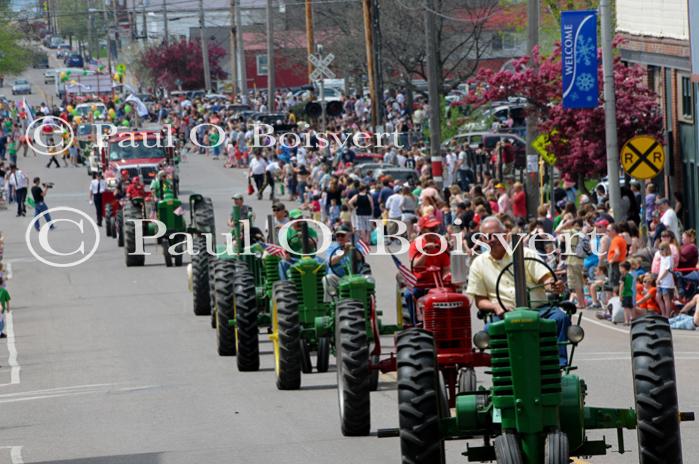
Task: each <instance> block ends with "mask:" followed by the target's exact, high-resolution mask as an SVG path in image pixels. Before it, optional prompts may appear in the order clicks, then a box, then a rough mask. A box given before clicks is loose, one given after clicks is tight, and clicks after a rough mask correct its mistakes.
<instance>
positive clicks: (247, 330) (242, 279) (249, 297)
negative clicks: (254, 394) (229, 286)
mask: <svg viewBox="0 0 699 464" xmlns="http://www.w3.org/2000/svg"><path fill="white" fill-rule="evenodd" d="M240 264H242V265H238V266H237V268H236V270H235V275H234V276H233V288H234V291H235V321H236V326H235V330H236V341H237V342H238V354H237V356H238V357H237V359H236V362H237V364H238V370H239V371H241V372H249V371H256V370H259V369H260V340H259V332H258V330H257V298H256V295H255V277H254V276H253V275H252V272H250V269H248V267H247V266H246V265H245V264H244V263H240Z"/></svg>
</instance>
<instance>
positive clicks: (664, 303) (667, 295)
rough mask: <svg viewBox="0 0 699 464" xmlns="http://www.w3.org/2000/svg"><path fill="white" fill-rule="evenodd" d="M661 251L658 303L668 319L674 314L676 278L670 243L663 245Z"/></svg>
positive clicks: (659, 249)
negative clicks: (673, 272) (673, 273)
mask: <svg viewBox="0 0 699 464" xmlns="http://www.w3.org/2000/svg"><path fill="white" fill-rule="evenodd" d="M658 251H660V270H659V271H658V279H657V287H658V293H659V294H660V296H659V297H658V303H659V306H660V311H661V313H662V315H663V316H665V317H667V318H668V319H669V318H670V316H671V315H672V313H673V312H674V307H673V305H674V304H673V302H672V297H673V295H674V294H675V278H674V276H673V275H672V267H673V260H672V249H671V248H670V244H669V243H661V244H660V247H658Z"/></svg>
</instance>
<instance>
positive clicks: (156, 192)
mask: <svg viewBox="0 0 699 464" xmlns="http://www.w3.org/2000/svg"><path fill="white" fill-rule="evenodd" d="M150 191H151V193H152V194H153V196H154V197H155V198H156V199H158V200H162V199H163V198H164V197H165V194H166V193H170V194H172V192H173V189H172V181H171V180H170V179H168V178H167V176H166V175H165V171H158V175H157V176H156V178H155V179H153V181H152V182H151V183H150Z"/></svg>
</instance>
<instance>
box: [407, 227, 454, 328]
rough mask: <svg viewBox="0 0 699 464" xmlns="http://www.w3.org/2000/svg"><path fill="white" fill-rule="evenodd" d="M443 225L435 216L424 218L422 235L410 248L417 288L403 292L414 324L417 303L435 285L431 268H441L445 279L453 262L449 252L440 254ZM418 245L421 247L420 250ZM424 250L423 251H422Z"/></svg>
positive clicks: (409, 254)
mask: <svg viewBox="0 0 699 464" xmlns="http://www.w3.org/2000/svg"><path fill="white" fill-rule="evenodd" d="M441 225H442V223H441V222H440V221H439V220H438V219H437V218H435V217H434V216H423V217H421V218H420V220H419V221H418V227H419V228H420V235H418V237H417V239H416V240H414V241H413V242H411V243H410V248H408V258H409V259H410V262H411V265H412V270H413V272H414V273H415V275H416V276H417V285H416V286H415V288H406V289H405V291H404V292H403V295H404V296H405V301H406V303H407V307H408V310H409V311H410V315H411V318H412V322H413V323H416V322H417V320H416V314H415V301H417V299H418V298H420V297H421V296H423V295H425V294H426V293H427V289H428V288H430V287H431V286H433V285H432V283H433V274H432V272H429V273H428V272H426V271H427V268H429V267H437V268H439V273H440V275H441V276H442V277H445V276H446V275H447V273H448V272H449V266H450V264H451V261H450V259H449V250H448V249H447V250H444V252H441V253H440V252H439V250H440V248H441V246H442V241H441V240H440V236H439V235H438V231H439V227H440V226H441ZM418 244H419V245H420V247H419V248H418ZM420 250H423V251H424V253H423V251H420Z"/></svg>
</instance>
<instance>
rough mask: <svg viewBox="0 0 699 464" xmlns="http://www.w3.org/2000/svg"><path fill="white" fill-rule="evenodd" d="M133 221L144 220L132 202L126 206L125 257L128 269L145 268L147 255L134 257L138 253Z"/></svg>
mask: <svg viewBox="0 0 699 464" xmlns="http://www.w3.org/2000/svg"><path fill="white" fill-rule="evenodd" d="M132 219H142V215H141V212H140V211H139V209H138V208H136V207H135V206H134V205H132V204H131V203H130V202H129V203H127V204H126V206H124V245H125V246H124V256H125V258H126V267H131V266H143V265H144V264H145V263H146V257H145V255H142V254H141V255H134V254H132V253H135V252H136V224H135V223H134V222H133V221H132Z"/></svg>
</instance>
